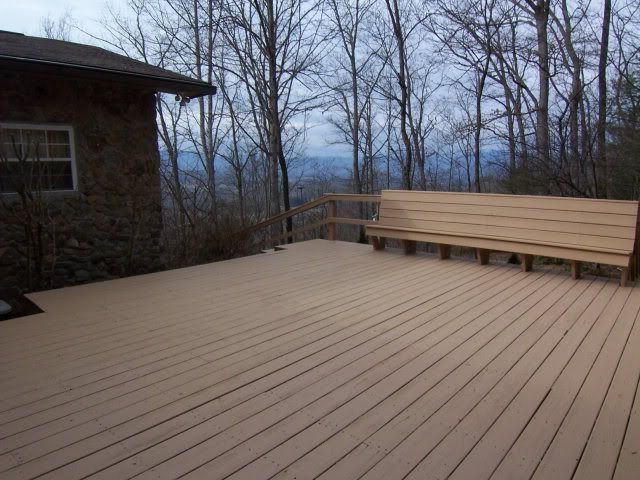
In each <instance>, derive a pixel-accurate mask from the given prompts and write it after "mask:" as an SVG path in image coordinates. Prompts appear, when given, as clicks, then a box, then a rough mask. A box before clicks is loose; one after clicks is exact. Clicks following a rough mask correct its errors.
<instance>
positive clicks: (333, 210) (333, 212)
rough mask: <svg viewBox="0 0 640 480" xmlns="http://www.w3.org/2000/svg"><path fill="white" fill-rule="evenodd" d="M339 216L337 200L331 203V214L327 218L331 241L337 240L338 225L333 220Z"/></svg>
mask: <svg viewBox="0 0 640 480" xmlns="http://www.w3.org/2000/svg"><path fill="white" fill-rule="evenodd" d="M337 216H338V203H337V202H336V201H335V200H331V201H329V214H328V216H327V230H328V232H329V240H335V239H336V224H335V223H333V219H334V218H336V217H337Z"/></svg>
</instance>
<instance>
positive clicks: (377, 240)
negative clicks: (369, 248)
mask: <svg viewBox="0 0 640 480" xmlns="http://www.w3.org/2000/svg"><path fill="white" fill-rule="evenodd" d="M370 238H371V243H372V244H373V249H374V250H384V247H385V244H386V239H385V238H384V237H370Z"/></svg>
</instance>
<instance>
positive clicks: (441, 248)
mask: <svg viewBox="0 0 640 480" xmlns="http://www.w3.org/2000/svg"><path fill="white" fill-rule="evenodd" d="M449 257H451V245H441V244H438V258H439V259H440V260H446V259H447V258H449Z"/></svg>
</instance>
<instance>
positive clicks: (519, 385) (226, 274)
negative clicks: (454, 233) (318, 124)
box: [0, 240, 640, 480]
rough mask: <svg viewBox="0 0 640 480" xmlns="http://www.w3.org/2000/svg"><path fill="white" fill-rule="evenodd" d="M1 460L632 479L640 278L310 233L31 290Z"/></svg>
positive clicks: (120, 469)
mask: <svg viewBox="0 0 640 480" xmlns="http://www.w3.org/2000/svg"><path fill="white" fill-rule="evenodd" d="M32 298H33V299H34V300H35V301H36V302H37V303H38V304H39V305H40V306H41V307H42V308H43V309H44V310H45V311H46V313H44V314H40V315H35V316H30V317H24V318H22V319H16V320H10V321H5V322H1V323H0V343H1V346H0V362H2V371H1V372H2V373H1V377H0V397H1V399H0V438H1V440H0V471H1V472H2V473H0V478H3V479H22V478H58V479H65V480H66V479H74V478H85V477H89V476H90V477H91V478H101V479H125V478H132V477H135V478H137V479H143V478H144V479H151V478H154V479H156V478H166V479H168V478H188V479H193V478H202V479H217V478H234V479H267V478H298V479H301V478H304V479H306V478H322V479H355V478H364V479H374V478H376V479H385V480H388V479H401V478H408V479H431V478H453V479H482V478H496V479H526V478H535V479H545V480H546V479H570V478H576V479H598V480H599V479H607V478H615V479H634V480H637V479H638V478H640V396H637V395H636V392H637V390H638V380H639V377H640V320H638V312H639V310H640V289H638V288H635V287H634V288H628V287H627V288H620V287H618V286H617V284H616V281H615V280H611V281H607V280H606V279H594V278H584V279H582V280H578V281H574V280H572V279H571V278H570V276H569V274H568V273H567V274H563V273H550V272H547V273H542V272H536V271H534V272H531V273H523V272H521V271H520V269H519V267H517V266H505V265H499V266H497V265H489V266H479V265H477V264H475V263H474V262H471V261H462V260H447V261H439V260H437V259H435V258H434V257H429V256H425V255H417V256H403V255H402V254H400V253H398V252H393V251H391V252H388V251H387V252H374V251H372V249H371V247H369V246H366V245H357V244H350V243H342V242H329V241H322V240H315V241H311V242H304V243H300V244H295V245H292V246H290V247H288V250H287V251H282V252H277V253H274V254H264V255H258V256H254V257H247V258H241V259H237V260H232V261H228V262H222V263H217V264H210V265H202V266H198V267H193V268H187V269H181V270H174V271H169V272H163V273H158V274H152V275H146V276H140V277H132V278H127V279H122V280H116V281H110V282H105V283H97V284H92V285H87V286H81V287H75V288H69V289H64V290H56V291H50V292H43V293H39V294H35V295H33V296H32Z"/></svg>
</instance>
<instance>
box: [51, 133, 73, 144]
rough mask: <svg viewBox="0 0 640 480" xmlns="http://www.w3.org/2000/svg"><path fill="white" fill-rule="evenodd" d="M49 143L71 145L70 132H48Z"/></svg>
mask: <svg viewBox="0 0 640 480" xmlns="http://www.w3.org/2000/svg"><path fill="white" fill-rule="evenodd" d="M47 140H48V142H49V143H62V144H66V145H69V143H70V142H69V132H68V131H67V130H47Z"/></svg>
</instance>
